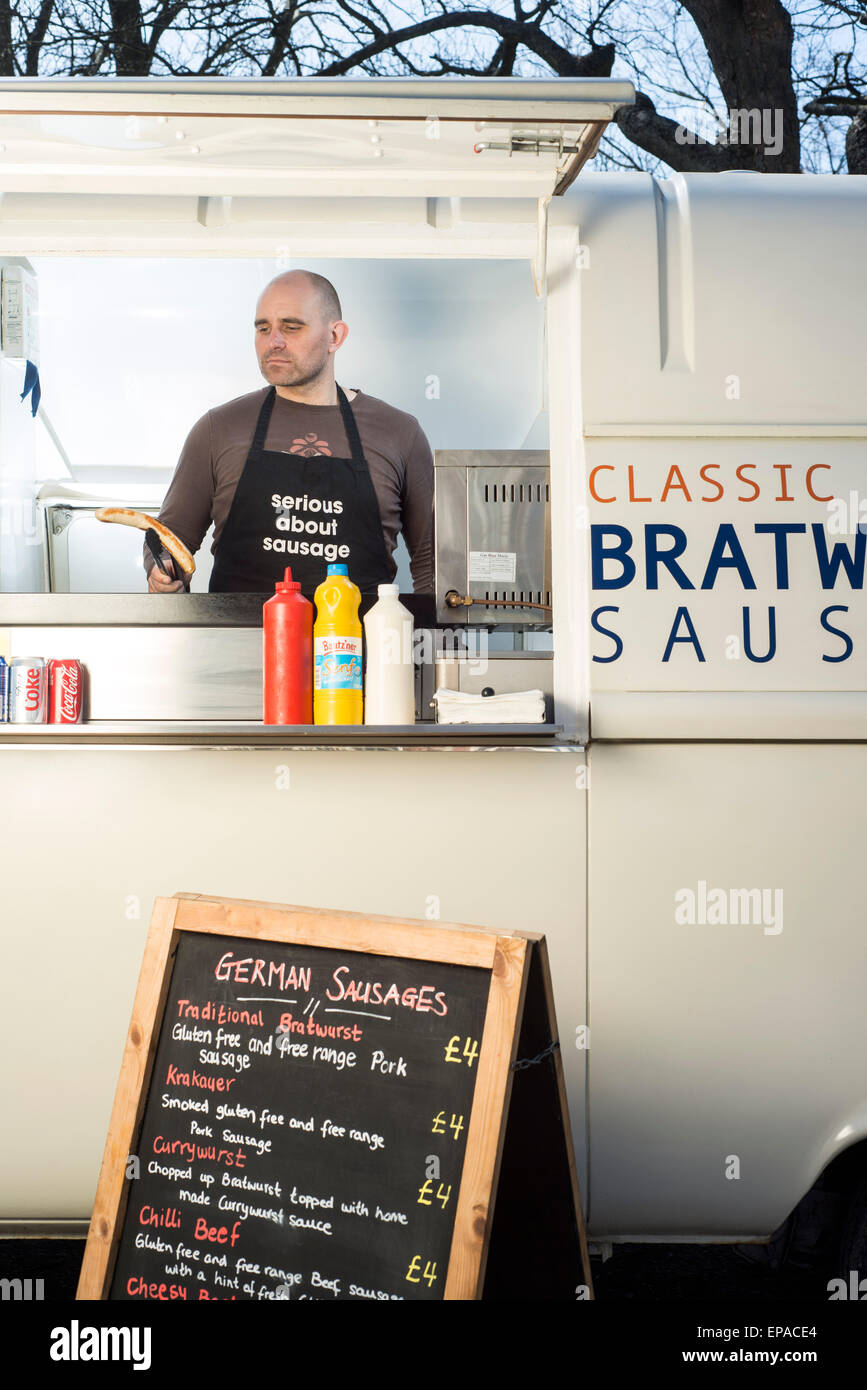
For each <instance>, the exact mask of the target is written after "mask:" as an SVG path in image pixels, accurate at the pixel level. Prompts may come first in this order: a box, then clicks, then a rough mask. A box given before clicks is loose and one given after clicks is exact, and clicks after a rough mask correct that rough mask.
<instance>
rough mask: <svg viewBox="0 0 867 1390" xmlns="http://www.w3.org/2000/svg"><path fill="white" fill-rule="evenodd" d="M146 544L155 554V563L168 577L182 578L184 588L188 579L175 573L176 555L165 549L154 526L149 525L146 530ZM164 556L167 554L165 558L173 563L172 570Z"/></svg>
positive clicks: (172, 578) (152, 553) (173, 578)
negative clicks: (168, 568)
mask: <svg viewBox="0 0 867 1390" xmlns="http://www.w3.org/2000/svg"><path fill="white" fill-rule="evenodd" d="M145 545H146V546H147V548H148V550H149V551H150V553H151V555H153V557H154V562H155V564H157V565H159V567H160V569H161V570H162V572H163V574H164V575H165V577H166V579H171V580H175V579H180V580H181V581H182V582H183V585H184V588H186V587H187V586H186V580H184V578H183V576H182V575H180V574H176V573H175V568H176V566H175V560H174V556H173V555H170V554H169V552H168V551H167V550H165V549H164V547H163V543H162V541H161V540H160V538H159V536H158V535H157V533H156V531H155V530H154V528H153V527H152V526H149V527H148V529H147V530H146V531H145ZM163 556H165V560H167V561H168V562H169V564H170V565H171V569H170V570H167V569H166V566H165V560H164V559H163Z"/></svg>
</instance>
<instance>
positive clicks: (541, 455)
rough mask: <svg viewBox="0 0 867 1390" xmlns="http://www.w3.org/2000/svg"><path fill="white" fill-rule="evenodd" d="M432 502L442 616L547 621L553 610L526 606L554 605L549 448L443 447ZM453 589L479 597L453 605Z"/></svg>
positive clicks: (468, 620) (445, 619)
mask: <svg viewBox="0 0 867 1390" xmlns="http://www.w3.org/2000/svg"><path fill="white" fill-rule="evenodd" d="M434 505H435V517H436V601H437V621H438V622H440V623H447V624H454V625H457V624H474V625H477V624H484V625H485V626H488V625H502V624H504V623H510V624H514V623H520V624H521V625H525V624H538V625H541V626H547V625H550V622H551V613H550V612H545V611H543V609H540V608H532V607H529V606H527V607H524V606H522V605H530V604H541V605H544V606H545V608H548V609H550V606H551V504H550V479H549V460H548V454H547V452H543V451H541V450H529V449H503V450H483V451H479V450H469V449H467V450H457V451H454V450H452V451H449V450H438V451H437V452H436V454H435V456H434ZM450 593H456V594H458V595H459V596H460V597H461V598H466V597H467V596H469V597H471V598H473V599H475V600H480V602H474V603H473V604H472V605H467V606H458V607H451V606H450V605H449V603H448V602H447V595H448V594H450ZM497 600H499V604H497V602H496V601H497Z"/></svg>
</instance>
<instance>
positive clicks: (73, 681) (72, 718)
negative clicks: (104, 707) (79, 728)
mask: <svg viewBox="0 0 867 1390" xmlns="http://www.w3.org/2000/svg"><path fill="white" fill-rule="evenodd" d="M48 672H49V679H50V686H49V696H48V723H49V724H80V723H81V722H82V720H83V718H84V673H83V671H82V668H81V662H80V661H77V660H76V659H75V658H74V657H64V658H63V659H61V658H57V659H56V660H54V661H50V662H49V663H48Z"/></svg>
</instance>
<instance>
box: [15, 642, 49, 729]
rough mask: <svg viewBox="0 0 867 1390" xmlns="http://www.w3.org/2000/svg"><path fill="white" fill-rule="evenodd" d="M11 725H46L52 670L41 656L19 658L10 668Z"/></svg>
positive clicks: (17, 657) (16, 658)
mask: <svg viewBox="0 0 867 1390" xmlns="http://www.w3.org/2000/svg"><path fill="white" fill-rule="evenodd" d="M9 676H10V680H9V723H10V724H44V723H45V720H46V715H47V713H48V699H47V691H48V670H47V668H46V665H45V662H44V661H43V659H42V657H41V656H16V657H15V659H14V661H13V662H12V665H11V666H10V668H9Z"/></svg>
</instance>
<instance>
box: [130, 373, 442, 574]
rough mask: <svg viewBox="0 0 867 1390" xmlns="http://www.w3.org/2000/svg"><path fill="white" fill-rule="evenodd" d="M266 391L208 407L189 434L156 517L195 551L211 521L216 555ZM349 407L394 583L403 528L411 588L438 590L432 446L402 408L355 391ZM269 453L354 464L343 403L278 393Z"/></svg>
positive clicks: (147, 562)
mask: <svg viewBox="0 0 867 1390" xmlns="http://www.w3.org/2000/svg"><path fill="white" fill-rule="evenodd" d="M268 389H269V388H268V387H267V386H266V387H264V388H263V389H262V390H261V391H253V392H251V393H250V394H249V395H246V396H238V397H237V398H236V399H235V400H233V401H228V402H227V403H226V404H225V405H221V406H217V407H216V409H214V410H209V411H208V412H207V414H206V415H203V416H202V418H201V419H200V420H198V421H197V422H196V424H195V425H194V426H193V428H192V429H191V430H190V433H189V435H188V436H187V440H186V443H185V444H184V447H183V450H182V451H181V456H180V459H179V461H178V466H177V468H176V469H175V474H174V477H173V478H172V481H171V484H170V486H169V490H168V492H167V493H166V496H165V501H164V502H163V507H162V511H161V512H160V514H159V518H158V519H159V520H160V521H161V522H162V523H163V525H164V526H168V528H169V530H171V531H174V533H175V535H176V536H178V537H179V538H180V539H181V540H182V541H183V543H184V545H186V546H187V548H188V549H189V550H191V551H192V552H193V553H194V554H195V552H196V551H197V550H198V548H199V546H200V545H201V543H202V538H203V537H204V535H205V532H206V531H207V529H208V527H209V526H210V524H211V522H212V521H213V523H214V543H213V545H212V547H211V549H212V551H216V549H217V547H218V545H219V543H220V535H221V533H222V530H223V527H224V526H225V524H226V519H227V517H228V515H229V509H230V508H231V505H232V501H233V499H234V496H235V489H236V487H237V486H238V480H239V479H240V477H241V473H242V471H243V468H244V464H245V462H246V459H247V454H248V453H249V451H250V445H251V443H252V441H253V432H254V430H255V428H256V420H257V417H258V414H259V410H260V409H261V406H262V402H263V401H264V399H265V396H266V394H267V392H268ZM347 394H349V393H348V392H347ZM351 405H352V410H353V413H354V415H355V421H356V424H357V425H358V432H359V434H360V436H361V444H362V448H363V450H364V457H365V459H366V461H367V466H368V468H369V470H370V478H371V482H372V483H373V487H374V491H375V492H376V498H377V501H378V503H379V513H380V517H381V518H382V532H383V538H384V540H385V548H386V553H387V555H388V557H389V561H390V562H391V566H392V578H393V577H394V575H395V574H396V572H397V565H396V563H395V561H394V558H393V552H394V548H395V546H396V545H397V537H398V534H399V533H400V532H401V531H402V532H403V537H404V540H405V542H406V547H407V550H408V551H409V556H410V569H411V571H412V579H413V589H414V592H415V593H429V594H432V593H433V591H434V574H433V456H432V454H431V449H430V445H429V444H428V441H427V439H426V438H425V435H424V434H423V432H422V429H421V426H420V425H419V423H418V421H417V420H416V419H415V417H414V416H412V415H407V414H406V413H405V411H403V410H396V409H395V408H394V406H391V405H388V404H387V403H386V402H385V401H380V400H377V398H376V397H375V396H368V395H365V393H364V392H363V391H357V393H356V395H355V396H353V397H352V398H351ZM265 448H266V449H269V450H274V451H279V452H282V453H286V454H288V455H292V454H295V455H298V456H301V457H306V458H311V457H314V456H315V455H316V454H325V455H328V454H330V455H331V456H332V457H334V458H348V457H349V456H350V454H351V452H352V451H351V448H350V444H349V440H348V439H347V438H346V431H345V429H344V427H343V418H342V416H341V414H340V406H339V405H306V404H304V403H303V402H300V401H290V400H286V399H285V397H283V396H279V395H278V396H277V397H276V399H275V401H274V410H273V412H272V415H271V420H270V423H269V425H268V434H267V437H266V440H265ZM144 562H145V570H146V571H147V573H148V574H150V571H151V568H152V566H153V563H154V562H153V558H152V557H151V555H150V552H149V551H148V550H147V549H145V552H144Z"/></svg>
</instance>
